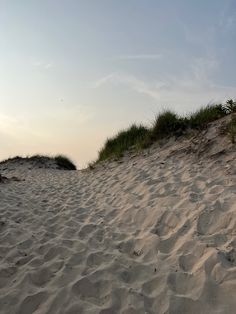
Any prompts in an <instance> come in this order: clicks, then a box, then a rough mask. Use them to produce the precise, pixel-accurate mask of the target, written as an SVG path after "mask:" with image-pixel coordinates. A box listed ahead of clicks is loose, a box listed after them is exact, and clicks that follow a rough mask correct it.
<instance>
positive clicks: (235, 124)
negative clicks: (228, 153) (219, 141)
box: [227, 116, 236, 144]
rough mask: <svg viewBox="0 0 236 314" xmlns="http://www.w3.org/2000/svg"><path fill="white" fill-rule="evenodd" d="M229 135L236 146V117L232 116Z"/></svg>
mask: <svg viewBox="0 0 236 314" xmlns="http://www.w3.org/2000/svg"><path fill="white" fill-rule="evenodd" d="M227 131H228V134H229V136H230V139H231V142H232V144H235V138H236V117H235V116H232V118H231V121H230V122H229V124H228V130H227Z"/></svg>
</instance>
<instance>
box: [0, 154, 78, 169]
mask: <svg viewBox="0 0 236 314" xmlns="http://www.w3.org/2000/svg"><path fill="white" fill-rule="evenodd" d="M24 160H25V161H29V162H34V163H38V164H40V165H43V164H46V163H47V162H48V161H54V162H55V163H56V164H57V166H58V168H59V169H64V170H76V166H75V165H74V163H73V162H72V161H71V160H70V159H69V158H68V157H66V156H64V155H56V156H54V157H51V156H46V155H39V154H37V155H32V156H26V157H22V156H15V157H12V158H8V159H5V160H3V161H1V162H0V164H4V163H7V162H9V161H10V162H12V161H13V162H14V161H19V162H20V161H24Z"/></svg>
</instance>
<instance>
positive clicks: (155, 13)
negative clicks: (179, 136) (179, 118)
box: [0, 0, 236, 168]
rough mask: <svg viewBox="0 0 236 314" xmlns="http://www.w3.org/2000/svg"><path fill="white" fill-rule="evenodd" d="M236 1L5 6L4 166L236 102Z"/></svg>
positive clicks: (0, 3) (0, 92) (86, 0)
mask: <svg viewBox="0 0 236 314" xmlns="http://www.w3.org/2000/svg"><path fill="white" fill-rule="evenodd" d="M235 56H236V1H235V0H224V1H222V0H198V1H196V0H178V1H176V0H40V1H38V0H21V1H19V0H0V159H4V158H7V157H9V156H15V155H30V154H35V153H41V154H50V155H53V154H57V153H62V154H66V155H67V156H68V157H70V158H71V159H72V160H73V161H74V162H75V163H76V164H77V166H78V167H79V168H81V167H84V166H86V164H87V163H88V162H90V161H92V160H94V159H96V157H97V153H98V150H99V149H100V148H101V147H102V145H103V144H104V141H105V140H106V138H107V137H111V136H113V135H114V134H116V133H117V131H119V130H120V129H123V128H126V127H128V126H129V125H130V124H132V123H133V122H135V123H141V122H142V123H143V124H147V125H150V123H151V122H152V120H153V119H154V116H155V114H157V113H158V112H160V111H162V110H164V109H167V108H170V109H173V110H175V111H176V112H177V113H181V114H187V113H190V112H192V111H194V110H196V109H197V108H199V107H201V106H203V105H206V104H208V103H212V102H221V101H225V100H226V99H228V98H235V97H236V75H235V73H236V62H235Z"/></svg>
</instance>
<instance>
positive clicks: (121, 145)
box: [98, 124, 148, 161]
mask: <svg viewBox="0 0 236 314" xmlns="http://www.w3.org/2000/svg"><path fill="white" fill-rule="evenodd" d="M147 133H148V129H147V128H146V127H144V126H142V125H138V126H137V125H135V124H133V125H131V127H129V128H128V129H127V130H123V131H120V132H119V133H118V134H117V135H115V136H114V137H112V138H110V139H107V141H106V142H105V145H104V147H103V148H102V149H101V150H100V151H99V157H98V161H102V160H105V159H109V158H113V157H120V156H122V155H123V153H124V152H125V151H127V150H129V149H131V148H132V147H137V146H138V145H139V143H141V142H142V140H143V139H144V138H145V136H146V135H147Z"/></svg>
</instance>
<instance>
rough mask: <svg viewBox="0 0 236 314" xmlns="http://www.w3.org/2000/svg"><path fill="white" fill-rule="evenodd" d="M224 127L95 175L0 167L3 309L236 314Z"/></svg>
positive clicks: (235, 230) (233, 221) (235, 252)
mask: <svg viewBox="0 0 236 314" xmlns="http://www.w3.org/2000/svg"><path fill="white" fill-rule="evenodd" d="M220 123H221V122H215V123H213V124H212V126H211V127H210V128H209V129H208V130H207V131H203V132H201V133H200V135H199V134H198V135H197V136H195V137H193V138H185V139H180V140H176V139H170V140H169V141H168V142H167V143H165V144H163V145H162V146H161V147H159V146H156V147H152V148H151V149H149V150H148V151H145V152H144V153H142V154H140V155H137V156H136V155H132V154H129V155H128V156H126V157H124V158H123V159H121V160H120V161H113V162H110V163H107V162H106V163H102V164H100V165H98V166H96V167H95V169H94V170H89V169H87V170H83V171H62V170H56V169H44V168H42V169H39V168H37V167H31V166H29V164H27V162H13V163H11V162H9V163H5V164H2V165H0V173H1V174H2V175H4V176H6V177H8V178H9V179H8V180H7V181H4V182H3V183H0V237H1V242H0V313H7V314H13V313H14V314H15V313H17V314H18V313H19V314H31V313H34V314H41V313H53V314H54V313H61V314H78V313H79V314H80V313H100V314H108V313H111V314H114V313H122V314H128V313H129V314H131V313H132V314H134V313H135V314H136V313H140V314H144V313H155V314H156V313H158V314H159V313H160V314H164V313H165V314H167V313H170V314H171V313H172V314H173V313H178V314H182V313H191V314H195V313H196V314H200V313H201V314H204V313H207V314H211V313H212V314H213V313H214V314H215V313H218V314H219V313H222V314H227V313H230V314H231V313H235V312H236V297H235V295H236V163H235V160H236V158H235V157H236V150H235V146H234V145H233V144H231V143H230V140H229V139H228V137H227V136H226V135H222V134H220V130H221V126H220ZM29 168H30V169H29ZM12 177H17V178H18V179H19V180H20V181H17V180H14V179H13V180H12V179H11V178H12Z"/></svg>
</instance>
